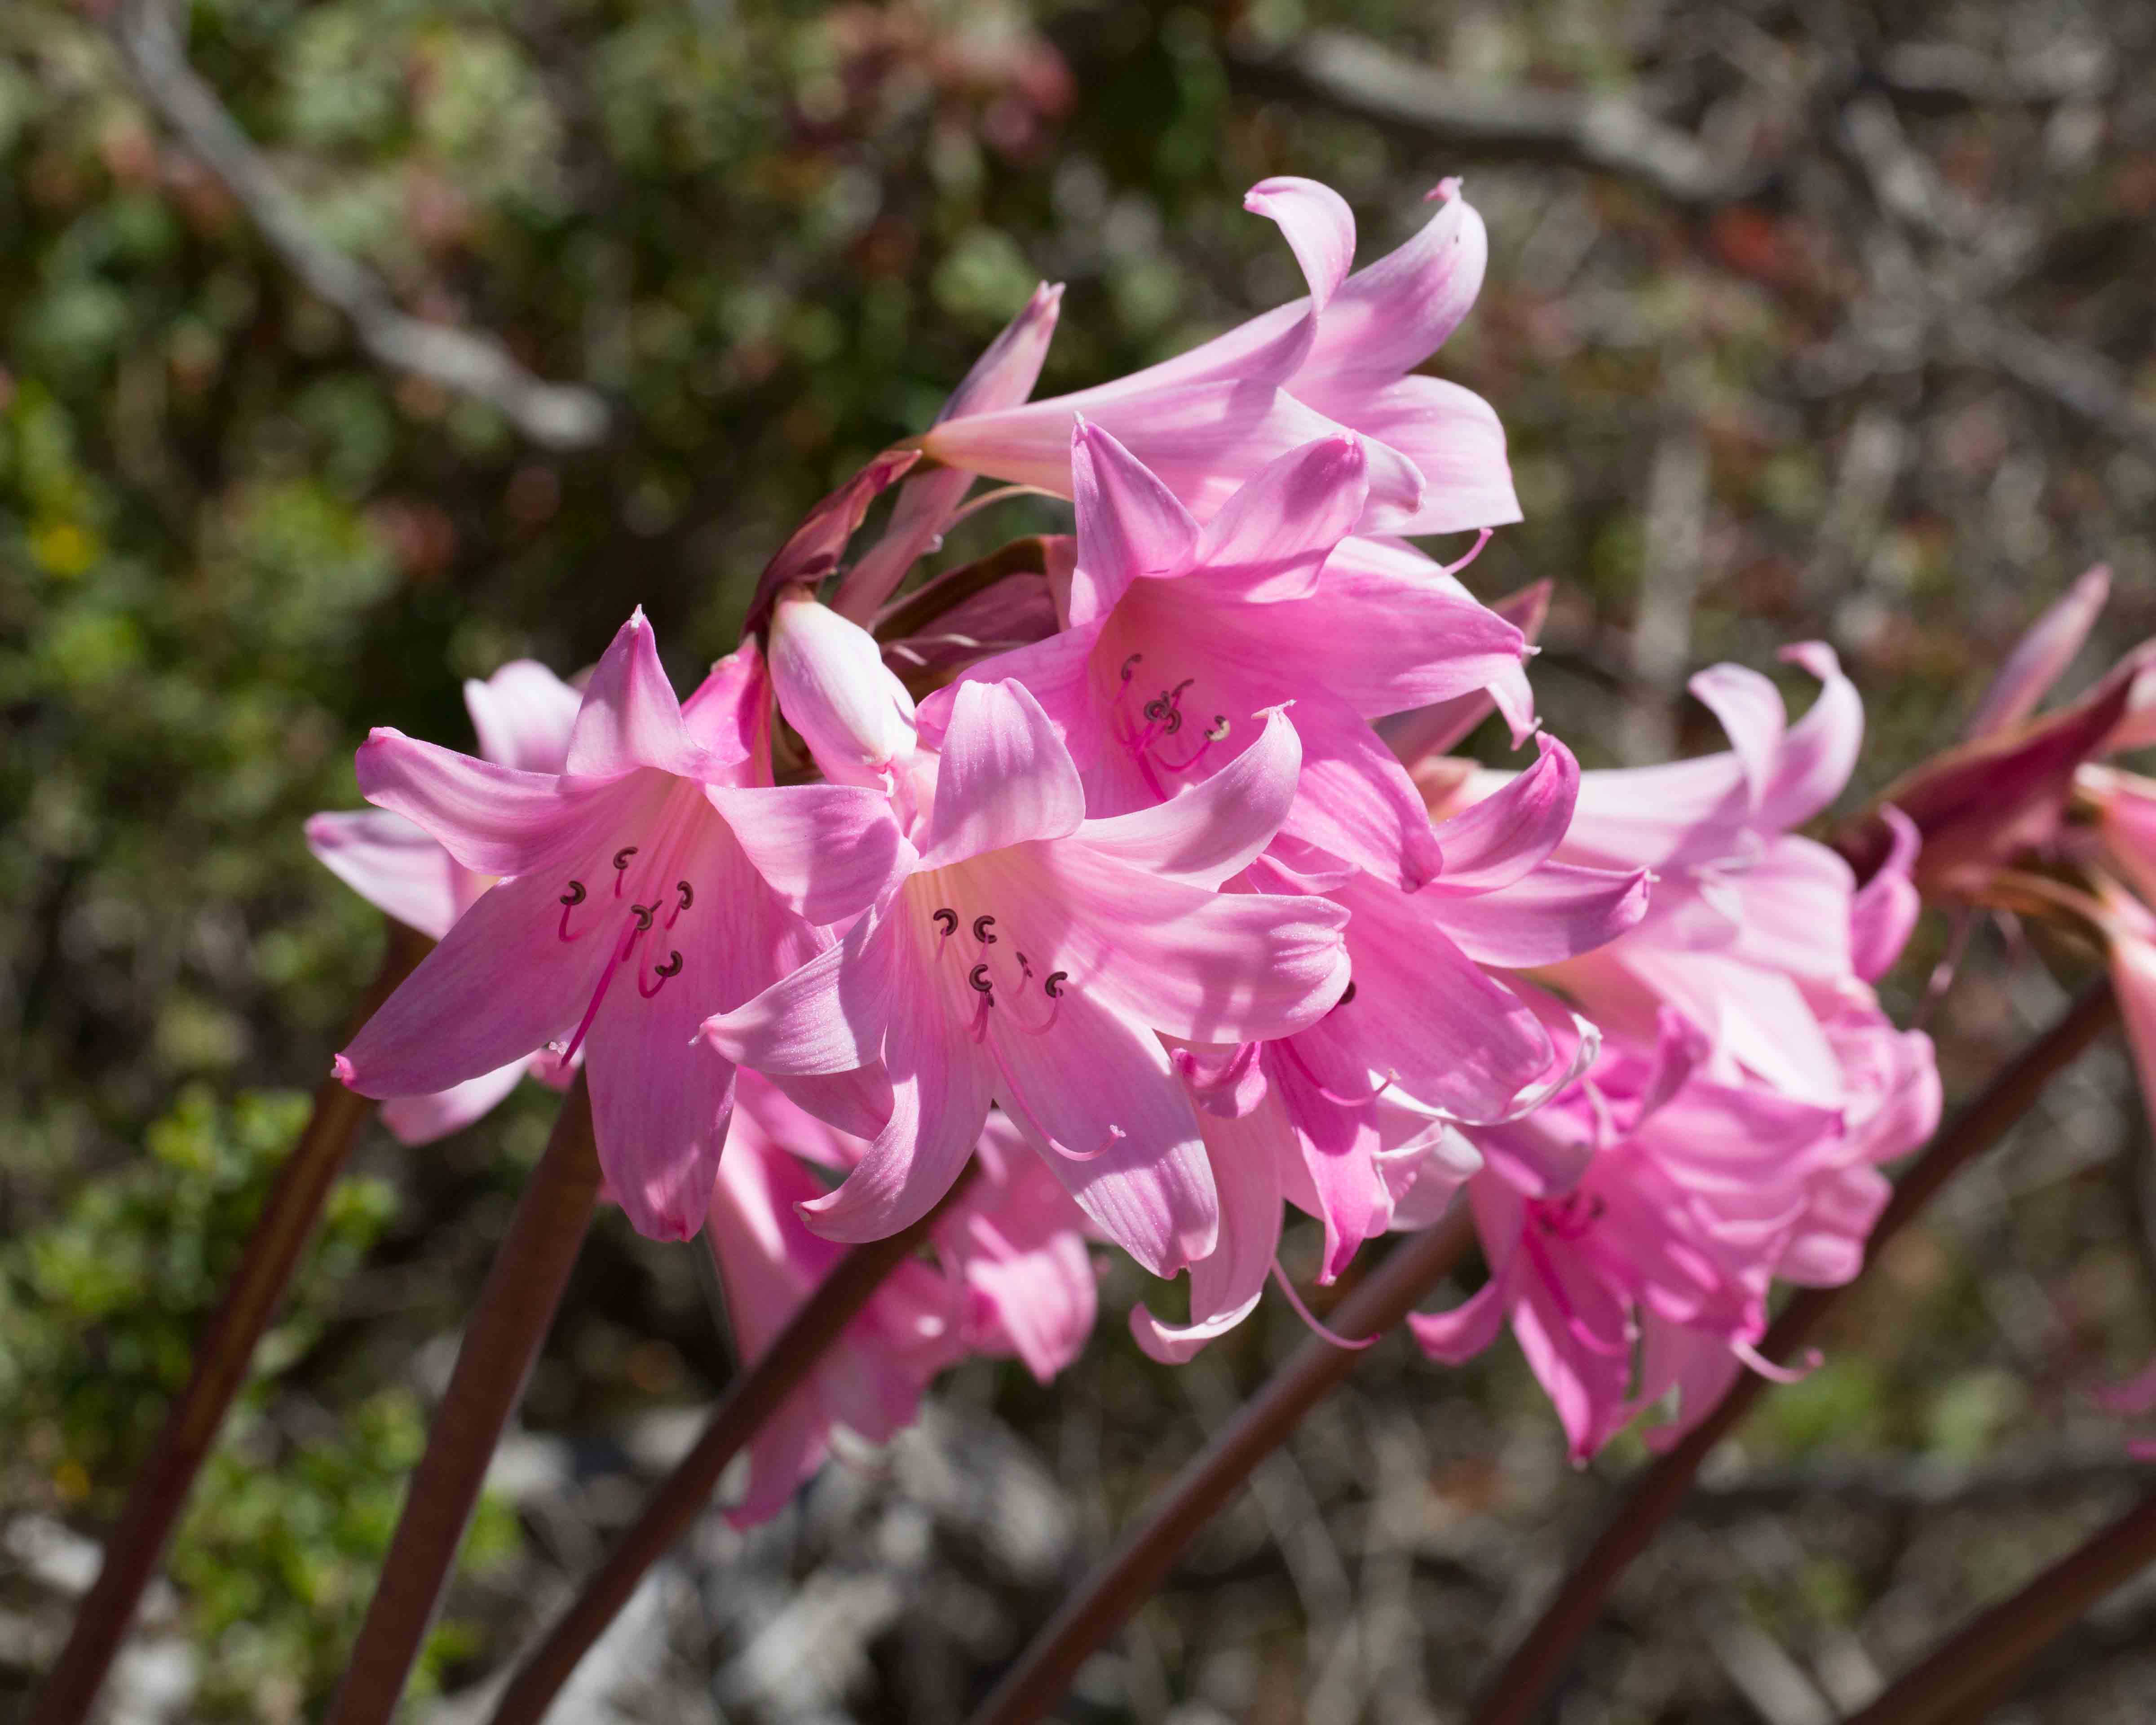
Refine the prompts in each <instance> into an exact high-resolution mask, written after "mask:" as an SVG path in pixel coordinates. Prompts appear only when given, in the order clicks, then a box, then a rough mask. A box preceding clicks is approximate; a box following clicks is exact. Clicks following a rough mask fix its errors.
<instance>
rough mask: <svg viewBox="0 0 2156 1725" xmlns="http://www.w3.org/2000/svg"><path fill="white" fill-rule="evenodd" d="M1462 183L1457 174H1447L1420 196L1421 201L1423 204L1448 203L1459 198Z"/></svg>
mask: <svg viewBox="0 0 2156 1725" xmlns="http://www.w3.org/2000/svg"><path fill="white" fill-rule="evenodd" d="M1463 183H1464V182H1462V181H1461V179H1460V176H1459V175H1458V174H1447V175H1446V176H1445V177H1444V178H1443V179H1441V180H1440V181H1439V182H1437V183H1436V184H1435V186H1432V187H1430V190H1429V191H1427V192H1425V193H1423V194H1422V201H1423V202H1424V203H1451V202H1452V200H1453V199H1454V198H1457V197H1459V196H1460V188H1461V186H1462V184H1463Z"/></svg>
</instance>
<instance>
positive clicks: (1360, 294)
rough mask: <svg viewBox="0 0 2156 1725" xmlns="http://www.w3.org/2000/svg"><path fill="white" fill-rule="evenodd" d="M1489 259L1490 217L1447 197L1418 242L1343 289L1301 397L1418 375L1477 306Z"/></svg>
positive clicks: (1302, 376) (1299, 385)
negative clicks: (1353, 383) (1363, 381)
mask: <svg viewBox="0 0 2156 1725" xmlns="http://www.w3.org/2000/svg"><path fill="white" fill-rule="evenodd" d="M1489 259H1490V237H1489V234H1488V232H1487V230H1486V229H1485V228H1484V227H1483V225H1482V218H1481V216H1480V215H1479V214H1477V213H1476V211H1475V209H1474V208H1473V206H1471V204H1470V203H1468V202H1467V200H1466V198H1461V197H1460V196H1458V195H1457V194H1456V193H1455V195H1453V196H1451V197H1449V198H1445V199H1444V200H1443V201H1442V202H1441V203H1440V205H1439V207H1438V209H1437V211H1436V213H1435V215H1433V216H1432V217H1431V218H1430V221H1428V222H1427V223H1424V225H1423V227H1422V228H1421V230H1420V231H1419V233H1417V234H1415V236H1414V238H1413V239H1409V241H1408V242H1407V243H1406V244H1404V245H1402V246H1399V247H1398V248H1397V249H1394V250H1393V251H1391V252H1389V253H1387V254H1386V255H1385V256H1383V257H1382V258H1380V259H1378V261H1377V262H1376V263H1374V264H1371V265H1370V266H1369V267H1368V269H1365V270H1358V271H1357V272H1356V273H1355V274H1354V275H1351V276H1349V277H1348V278H1347V280H1346V281H1345V282H1344V283H1342V285H1341V287H1340V290H1339V291H1338V292H1337V294H1335V295H1333V297H1332V301H1331V303H1330V304H1329V305H1327V307H1326V311H1325V316H1323V317H1322V318H1321V319H1320V320H1319V332H1318V339H1317V347H1316V348H1315V349H1314V350H1313V351H1312V354H1311V356H1310V357H1309V359H1308V360H1307V361H1306V362H1305V364H1304V367H1303V369H1302V371H1301V372H1299V373H1297V375H1296V380H1295V382H1296V389H1297V391H1298V393H1301V392H1302V391H1304V390H1308V391H1310V392H1311V393H1312V394H1313V395H1316V396H1319V397H1322V398H1327V399H1329V398H1331V396H1332V393H1334V392H1335V390H1336V389H1337V387H1338V386H1339V385H1340V384H1341V383H1342V382H1344V381H1347V380H1352V379H1355V378H1362V377H1372V376H1392V377H1397V376H1399V374H1400V373H1402V372H1409V371H1412V370H1414V367H1417V366H1419V365H1420V364H1421V363H1422V362H1424V360H1425V359H1427V358H1429V357H1430V355H1431V354H1433V353H1435V352H1437V350H1438V349H1439V348H1440V347H1443V346H1444V345H1445V338H1446V337H1447V336H1450V335H1451V333H1452V332H1453V331H1454V330H1455V328H1457V327H1458V326H1459V324H1460V320H1461V319H1462V318H1464V317H1466V316H1467V314H1468V312H1469V311H1471V309H1472V308H1473V306H1474V304H1475V296H1476V295H1477V294H1478V293H1480V292H1481V288H1482V275H1483V271H1484V270H1486V268H1487V267H1488V264H1489ZM1320 411H1321V412H1330V411H1331V409H1330V408H1322V407H1321V408H1320Z"/></svg>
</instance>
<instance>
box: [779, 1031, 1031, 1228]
mask: <svg viewBox="0 0 2156 1725" xmlns="http://www.w3.org/2000/svg"><path fill="white" fill-rule="evenodd" d="M884 1064H885V1070H887V1071H888V1072H889V1074H890V1076H891V1118H890V1119H889V1120H888V1121H886V1122H885V1124H884V1127H883V1130H882V1131H880V1132H878V1133H877V1134H876V1136H875V1139H874V1140H873V1142H870V1145H869V1147H868V1150H867V1151H866V1153H865V1154H864V1155H863V1156H862V1158H861V1159H860V1162H859V1163H857V1164H856V1165H855V1168H854V1171H853V1172H852V1173H850V1174H848V1175H847V1176H846V1178H845V1182H844V1184H843V1185H841V1186H840V1187H839V1189H838V1190H837V1191H835V1192H833V1193H830V1194H827V1195H826V1196H824V1197H822V1198H819V1199H815V1200H814V1201H813V1202H811V1203H808V1204H803V1205H802V1206H801V1214H802V1217H803V1219H804V1220H805V1221H806V1222H807V1223H808V1226H809V1227H810V1228H811V1229H813V1230H814V1231H815V1232H816V1233H818V1234H819V1235H822V1236H823V1237H824V1239H826V1240H849V1241H860V1240H881V1239H882V1238H883V1237H884V1236H885V1235H891V1234H896V1233H897V1232H898V1231H899V1230H900V1229H901V1228H905V1227H907V1226H909V1225H911V1224H913V1223H915V1222H917V1221H919V1220H920V1219H921V1217H923V1216H925V1215H927V1214H928V1212H929V1211H930V1210H932V1209H934V1208H935V1207H936V1203H937V1199H941V1198H942V1196H943V1194H945V1193H946V1192H947V1191H949V1190H950V1189H951V1183H952V1181H953V1180H955V1179H957V1178H958V1170H959V1169H961V1168H963V1167H964V1166H965V1165H966V1160H967V1158H968V1157H970V1156H971V1155H972V1154H973V1146H974V1144H975V1142H977V1141H978V1139H979V1137H980V1136H981V1128H982V1127H983V1125H984V1124H985V1123H986V1122H987V1119H988V1070H987V1065H988V1063H987V1061H986V1060H983V1059H982V1058H980V1057H979V1056H978V1054H977V1053H976V1051H975V1050H973V1047H972V1045H970V1044H968V1045H953V1044H952V1040H951V1039H950V1037H949V1035H948V1034H947V1030H946V1027H945V1024H944V1021H943V1014H942V1012H940V1011H938V1010H937V1008H936V1005H935V1004H934V1003H932V1002H929V1001H926V1000H924V1001H922V1002H921V1004H920V1006H919V1007H918V1009H915V1010H909V1011H905V1012H897V1013H894V1014H892V1015H891V1029H890V1031H889V1033H888V1034H886V1035H885V1039H884Z"/></svg>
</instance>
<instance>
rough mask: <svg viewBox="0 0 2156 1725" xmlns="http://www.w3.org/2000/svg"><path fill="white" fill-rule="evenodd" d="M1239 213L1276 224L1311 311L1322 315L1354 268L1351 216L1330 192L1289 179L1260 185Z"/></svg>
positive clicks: (1343, 201) (1342, 201) (1280, 176)
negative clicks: (1297, 268)
mask: <svg viewBox="0 0 2156 1725" xmlns="http://www.w3.org/2000/svg"><path fill="white" fill-rule="evenodd" d="M1243 208H1245V209H1246V210H1248V211H1250V213H1251V214H1253V215H1259V216H1264V217H1265V218H1267V219H1269V220H1270V221H1273V222H1276V223H1279V224H1280V230H1281V237H1282V238H1283V239H1286V241H1287V243H1288V249H1290V250H1291V251H1292V252H1293V253H1294V254H1295V260H1296V263H1298V264H1301V266H1302V275H1303V280H1305V281H1306V282H1307V283H1309V285H1310V303H1311V309H1312V310H1313V311H1324V309H1325V307H1326V305H1327V304H1328V303H1329V302H1330V301H1331V300H1332V295H1334V293H1335V292H1337V290H1338V289H1339V286H1340V284H1341V283H1342V281H1344V280H1347V272H1348V270H1349V269H1351V268H1352V267H1353V264H1354V262H1355V213H1354V212H1353V210H1351V209H1349V208H1347V199H1346V198H1342V196H1341V195H1340V194H1339V193H1337V192H1335V191H1334V190H1333V189H1332V187H1330V186H1327V185H1322V184H1320V183H1319V182H1317V181H1316V180H1306V179H1303V178H1301V177H1299V176H1297V175H1294V174H1276V175H1275V176H1274V177H1272V178H1270V179H1265V180H1260V181H1259V182H1258V183H1257V184H1256V185H1255V186H1253V187H1250V190H1249V191H1248V192H1245V193H1244V194H1243Z"/></svg>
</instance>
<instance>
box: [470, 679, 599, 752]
mask: <svg viewBox="0 0 2156 1725" xmlns="http://www.w3.org/2000/svg"><path fill="white" fill-rule="evenodd" d="M583 699H584V698H583V696H582V695H580V694H579V693H577V691H576V690H574V689H572V688H571V687H570V686H569V685H567V683H565V682H563V681H562V680H561V679H560V678H559V677H557V676H556V675H554V673H553V672H552V671H551V670H547V667H546V666H545V665H542V664H540V663H539V661H538V660H536V659H512V660H510V662H509V663H508V664H506V665H504V666H502V667H501V669H500V670H498V671H496V672H495V674H494V675H492V676H490V677H489V678H488V679H487V680H485V682H483V683H482V682H480V681H479V680H477V679H476V678H473V679H470V680H467V681H466V682H465V711H468V712H469V713H470V715H471V721H472V729H473V730H474V731H475V732H478V733H479V752H480V753H481V754H482V755H484V756H485V757H486V758H487V759H488V760H490V761H492V762H495V763H496V764H497V765H500V766H503V767H514V768H517V769H518V770H519V771H520V772H523V773H559V772H560V771H561V770H562V762H563V761H564V760H565V759H566V758H567V755H568V752H569V732H570V731H571V730H572V728H573V727H574V726H575V725H576V722H577V708H578V707H580V706H583Z"/></svg>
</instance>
